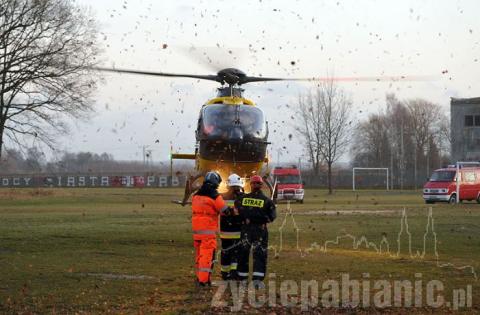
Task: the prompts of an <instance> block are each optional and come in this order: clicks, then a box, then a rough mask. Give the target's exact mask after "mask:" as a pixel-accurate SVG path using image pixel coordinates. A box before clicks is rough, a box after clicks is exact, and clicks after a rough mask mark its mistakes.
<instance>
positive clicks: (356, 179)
mask: <svg viewBox="0 0 480 315" xmlns="http://www.w3.org/2000/svg"><path fill="white" fill-rule="evenodd" d="M388 182H389V172H388V168H386V167H354V168H353V169H352V189H353V191H355V190H356V189H358V188H359V187H362V188H383V187H385V189H386V190H389V189H390V187H389V184H388Z"/></svg>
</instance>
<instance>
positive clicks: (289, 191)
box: [272, 165, 304, 203]
mask: <svg viewBox="0 0 480 315" xmlns="http://www.w3.org/2000/svg"><path fill="white" fill-rule="evenodd" d="M272 176H273V182H274V183H275V181H276V183H277V187H276V190H277V200H295V201H296V202H300V203H303V195H304V189H303V182H302V176H301V174H300V170H299V169H298V168H297V167H296V166H294V165H293V166H291V167H275V169H274V170H273V172H272Z"/></svg>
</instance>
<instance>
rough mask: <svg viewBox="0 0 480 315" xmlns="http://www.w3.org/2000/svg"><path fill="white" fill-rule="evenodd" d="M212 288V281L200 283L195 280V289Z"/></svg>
mask: <svg viewBox="0 0 480 315" xmlns="http://www.w3.org/2000/svg"><path fill="white" fill-rule="evenodd" d="M211 286H212V284H211V283H210V281H208V282H200V281H198V279H195V287H196V288H199V289H202V288H209V287H211Z"/></svg>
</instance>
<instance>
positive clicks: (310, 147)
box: [295, 91, 322, 176]
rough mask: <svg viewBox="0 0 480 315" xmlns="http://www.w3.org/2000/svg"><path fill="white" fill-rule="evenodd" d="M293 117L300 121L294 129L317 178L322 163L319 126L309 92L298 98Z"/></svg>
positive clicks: (315, 103)
mask: <svg viewBox="0 0 480 315" xmlns="http://www.w3.org/2000/svg"><path fill="white" fill-rule="evenodd" d="M295 115H296V116H297V117H298V120H299V121H300V124H298V125H296V127H295V128H296V131H297V132H298V134H299V135H300V138H301V139H302V141H303V144H304V146H305V150H306V152H307V154H308V157H309V159H310V162H311V163H312V169H313V173H314V174H315V175H316V176H318V175H319V173H320V166H321V163H322V157H321V155H320V150H319V148H320V146H321V131H320V129H321V125H320V119H319V106H318V103H317V102H316V100H315V97H314V96H313V94H312V92H311V91H309V92H308V93H307V94H305V95H300V96H299V98H298V107H297V109H296V111H295Z"/></svg>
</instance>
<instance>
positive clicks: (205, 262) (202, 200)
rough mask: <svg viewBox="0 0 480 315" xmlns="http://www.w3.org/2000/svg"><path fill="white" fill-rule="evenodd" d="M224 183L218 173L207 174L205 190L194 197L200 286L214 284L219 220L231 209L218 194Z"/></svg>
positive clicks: (193, 221) (198, 282)
mask: <svg viewBox="0 0 480 315" xmlns="http://www.w3.org/2000/svg"><path fill="white" fill-rule="evenodd" d="M221 181H222V178H221V177H220V175H219V174H218V173H216V172H208V173H207V174H206V175H205V180H204V181H203V184H202V187H200V189H199V190H198V192H197V193H195V194H194V195H193V197H192V230H193V245H194V248H195V273H196V275H197V279H196V284H197V285H198V286H201V287H205V286H210V285H211V281H210V276H211V274H212V269H213V261H214V259H215V250H216V249H217V238H216V234H217V232H218V218H219V215H220V214H221V213H224V214H228V212H229V209H230V208H229V207H228V206H227V205H226V204H225V201H224V200H223V198H222V196H221V195H220V194H219V193H218V191H217V188H218V186H219V185H220V183H221Z"/></svg>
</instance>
